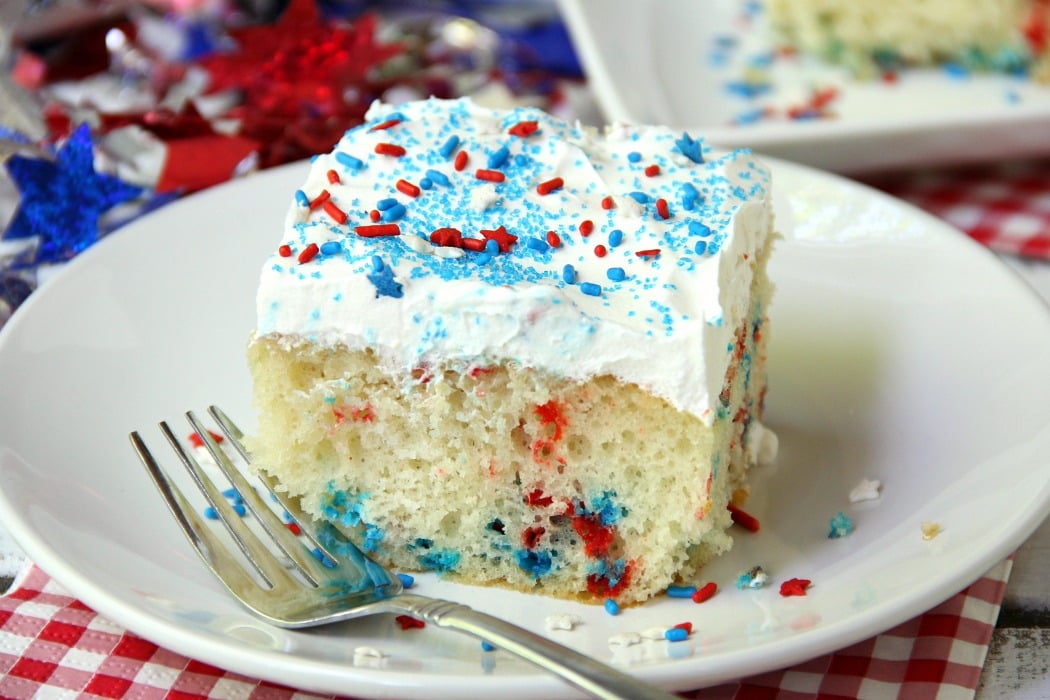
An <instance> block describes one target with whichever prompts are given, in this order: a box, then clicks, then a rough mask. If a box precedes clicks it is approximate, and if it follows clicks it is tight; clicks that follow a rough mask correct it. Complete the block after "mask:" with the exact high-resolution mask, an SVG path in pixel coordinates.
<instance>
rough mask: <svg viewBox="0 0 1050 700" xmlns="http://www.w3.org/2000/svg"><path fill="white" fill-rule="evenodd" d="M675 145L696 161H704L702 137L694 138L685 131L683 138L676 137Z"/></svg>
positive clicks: (687, 156) (682, 152)
mask: <svg viewBox="0 0 1050 700" xmlns="http://www.w3.org/2000/svg"><path fill="white" fill-rule="evenodd" d="M674 145H675V148H677V149H678V152H679V153H681V154H682V155H683V156H685V157H686V158H688V159H689V160H691V161H693V162H694V163H703V162H704V153H703V148H702V143H701V141H700V139H694V138H693V137H692V136H690V135H689V134H687V133H685V132H684V131H683V132H682V138H680V139H675V142H674Z"/></svg>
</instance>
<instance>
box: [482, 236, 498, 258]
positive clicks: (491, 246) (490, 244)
mask: <svg viewBox="0 0 1050 700" xmlns="http://www.w3.org/2000/svg"><path fill="white" fill-rule="evenodd" d="M485 252H486V253H488V254H489V255H499V243H498V242H497V241H496V240H495V239H493V238H490V239H488V240H487V241H485Z"/></svg>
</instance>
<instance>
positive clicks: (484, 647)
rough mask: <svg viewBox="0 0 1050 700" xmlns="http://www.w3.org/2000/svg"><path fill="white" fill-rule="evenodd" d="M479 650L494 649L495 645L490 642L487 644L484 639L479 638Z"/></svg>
mask: <svg viewBox="0 0 1050 700" xmlns="http://www.w3.org/2000/svg"><path fill="white" fill-rule="evenodd" d="M481 650H482V651H495V650H496V647H494V646H492V645H491V644H489V643H488V642H486V641H485V640H481Z"/></svg>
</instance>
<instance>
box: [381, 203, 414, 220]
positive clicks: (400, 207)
mask: <svg viewBox="0 0 1050 700" xmlns="http://www.w3.org/2000/svg"><path fill="white" fill-rule="evenodd" d="M407 212H408V210H407V209H405V205H404V204H395V205H394V206H392V207H390V208H389V209H387V210H386V211H385V212H383V215H382V216H381V217H379V218H380V219H382V220H383V221H388V222H389V221H397V220H398V219H400V218H401V217H402V216H404V215H405V214H406V213H407Z"/></svg>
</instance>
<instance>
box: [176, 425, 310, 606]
mask: <svg viewBox="0 0 1050 700" xmlns="http://www.w3.org/2000/svg"><path fill="white" fill-rule="evenodd" d="M212 408H214V407H212ZM212 408H209V409H208V410H209V413H211V415H212V417H213V418H215V420H216V422H217V423H218V425H219V428H220V429H221V430H222V431H223V433H225V434H226V437H227V439H229V441H230V443H231V444H232V445H233V446H234V448H235V449H236V450H237V452H239V453H240V455H241V456H242V457H243V458H244V460H245V461H246V462H247V461H249V458H248V453H247V450H246V449H245V448H244V445H243V444H242V442H241V439H240V438H243V437H244V434H243V433H242V432H241V431H240V429H239V428H237V426H236V425H234V424H233V421H231V420H230V419H229V417H227V416H226V415H225V414H224V413H222V411H218V410H217V409H216V410H215V411H213V410H212ZM186 417H187V419H189V421H190V425H192V426H193V429H194V430H195V431H196V432H197V434H198V435H200V436H201V439H202V440H203V441H204V446H205V447H206V448H207V449H208V453H209V454H210V455H211V456H212V459H214V460H215V463H216V464H218V465H219V469H220V470H222V473H223V474H224V475H225V476H226V478H227V479H229V481H230V483H231V484H232V485H233V487H234V488H235V489H236V490H237V492H238V493H239V494H240V495H241V498H242V499H243V501H244V504H245V505H246V506H247V507H248V509H249V510H251V512H252V515H254V516H255V519H256V520H257V521H258V522H259V524H260V525H261V526H262V528H263V530H265V531H266V534H267V535H269V536H270V539H272V540H273V541H274V543H275V544H276V545H277V546H278V547H280V549H281V551H283V552H284V553H285V554H286V555H287V556H288V558H289V559H291V560H292V562H293V563H294V564H295V566H296V568H297V569H299V572H300V573H301V574H302V575H303V576H305V577H306V578H307V579H308V580H309V581H310V583H311V584H312V585H315V586H317V585H321V582H322V581H324V580H326V579H328V578H331V571H329V570H328V569H327V568H326V567H325V566H324V565H323V564H322V563H321V562H320V561H318V559H317V558H316V557H315V556H314V555H313V554H311V553H310V551H309V550H308V549H307V548H306V547H305V546H304V545H303V542H302V541H300V540H299V538H298V537H296V536H295V535H294V534H292V532H291V531H290V530H289V529H288V528H287V527H286V526H285V524H284V523H283V522H281V520H280V519H279V518H278V517H277V515H276V514H275V513H274V512H273V510H272V509H271V508H270V506H268V505H267V504H266V503H265V502H264V501H263V499H262V498H261V497H260V496H259V493H258V491H257V490H256V489H255V488H254V487H253V486H252V485H251V484H250V483H248V480H247V479H245V478H244V475H243V474H242V473H241V471H240V470H239V469H237V468H236V467H235V466H234V465H233V463H232V462H231V461H230V458H229V457H227V456H226V453H225V452H223V451H222V449H221V448H220V447H219V446H218V444H216V442H215V440H213V439H212V437H211V435H210V434H209V433H208V431H207V430H206V429H205V427H204V426H203V425H202V424H201V422H200V420H199V419H198V418H197V416H196V415H195V414H194V413H193V412H192V411H190V412H188V413H187V414H186ZM263 481H264V482H265V485H266V488H267V490H268V491H270V493H271V495H274V497H275V498H277V497H276V495H275V494H273V489H272V487H271V485H270V484H269V483H268V482H266V480H265V479H263ZM277 500H278V502H279V503H281V505H282V506H283V505H284V503H283V502H281V500H280V499H279V498H278V499H277ZM285 510H287V508H285ZM290 512H291V511H289V513H290ZM293 517H294V516H293ZM296 520H298V519H297V518H296ZM311 539H312V538H311Z"/></svg>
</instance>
